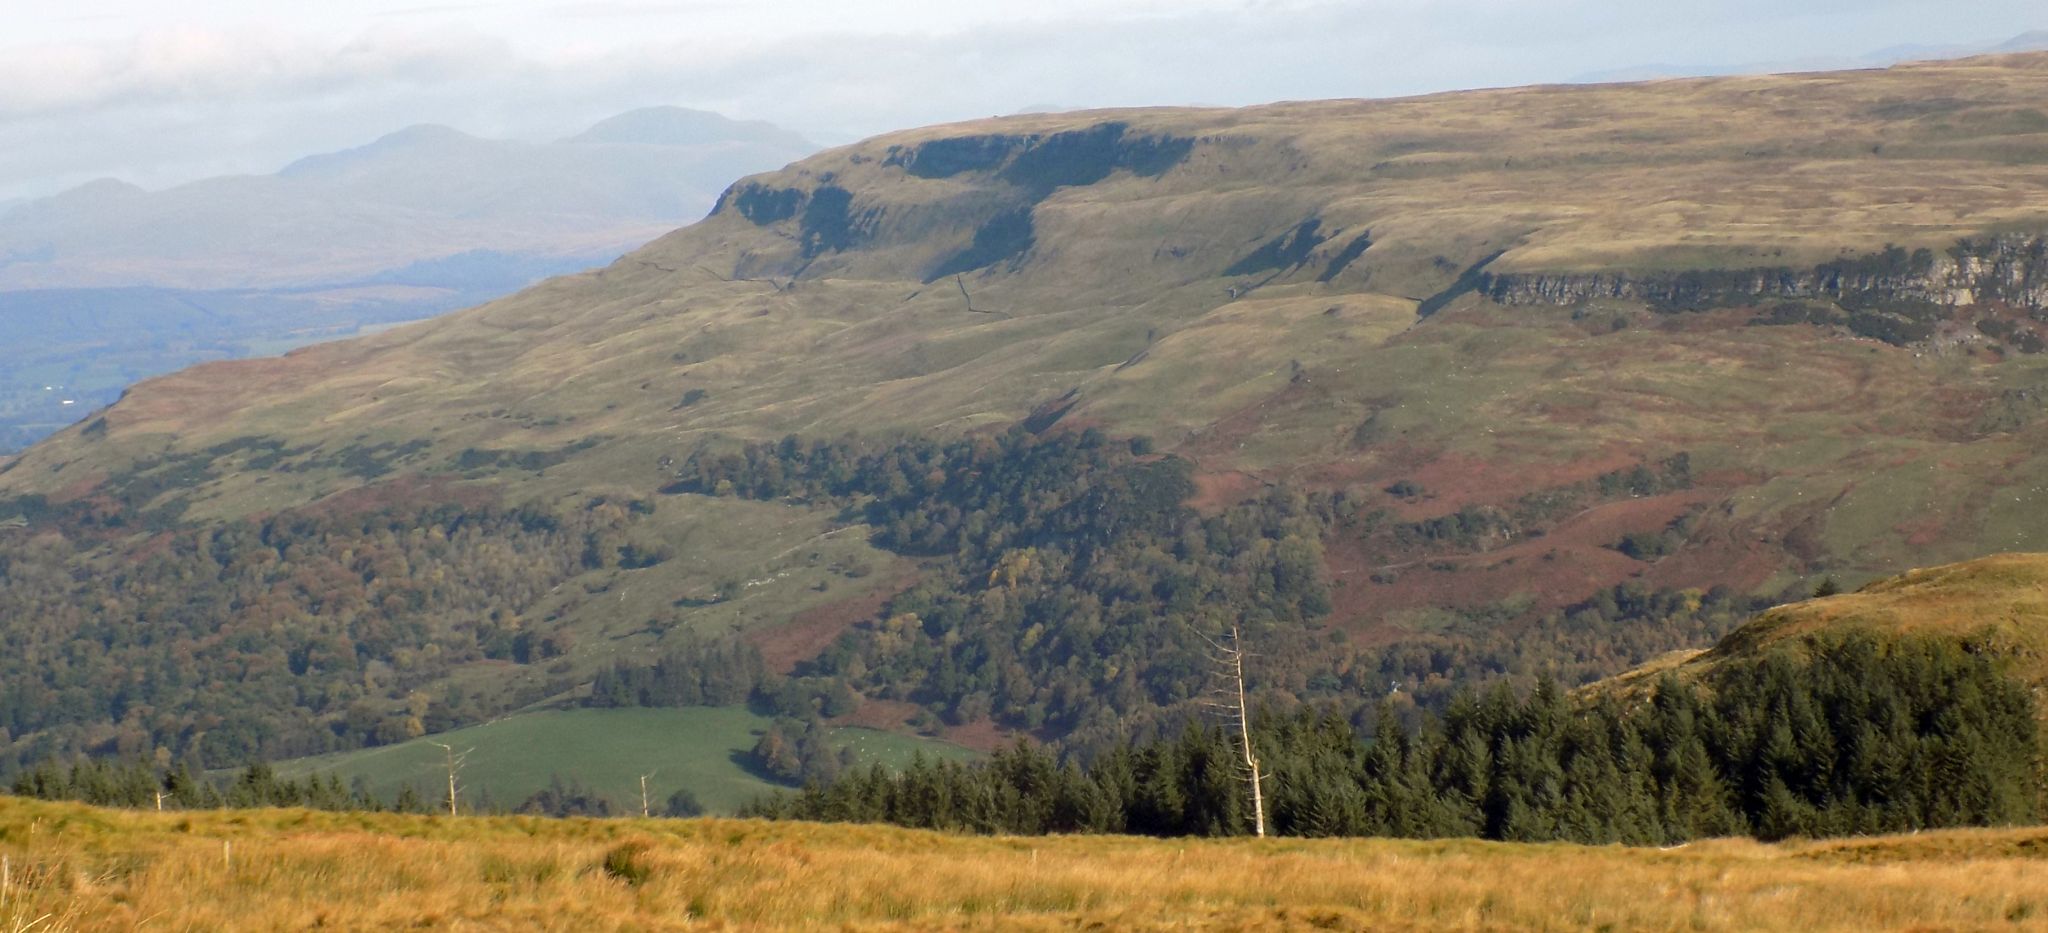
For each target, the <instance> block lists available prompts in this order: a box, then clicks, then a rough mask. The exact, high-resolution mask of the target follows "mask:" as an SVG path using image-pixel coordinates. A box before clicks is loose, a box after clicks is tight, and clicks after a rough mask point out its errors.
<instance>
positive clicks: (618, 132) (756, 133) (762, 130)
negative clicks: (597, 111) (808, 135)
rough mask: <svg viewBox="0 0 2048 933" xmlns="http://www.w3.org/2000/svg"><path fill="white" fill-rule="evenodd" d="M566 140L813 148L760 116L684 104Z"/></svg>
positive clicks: (604, 123) (643, 111)
mask: <svg viewBox="0 0 2048 933" xmlns="http://www.w3.org/2000/svg"><path fill="white" fill-rule="evenodd" d="M563 142H567V143H579V144H585V143H620V144H629V145H638V146H697V145H708V144H711V143H753V144H756V145H764V146H787V147H790V148H792V149H816V148H818V147H817V145H816V144H814V143H812V142H811V141H810V140H808V139H805V138H804V137H802V136H801V135H798V134H796V133H793V132H791V131H789V130H785V129H783V128H782V127H779V126H776V125H775V124H773V123H769V122H766V121H763V120H734V119H731V118H729V117H726V116H724V115H722V114H717V113H712V112H710V111H706V110H691V109H688V108H686V107H642V108H640V109H639V110H628V111H626V112H625V113H622V114H619V115H618V116H615V117H609V118H607V119H604V120H600V121H598V122H597V123H596V124H595V125H593V126H591V127H590V128H589V129H587V130H584V131H583V132H581V133H578V134H576V135H574V136H571V137H569V138H568V139H565V140H563Z"/></svg>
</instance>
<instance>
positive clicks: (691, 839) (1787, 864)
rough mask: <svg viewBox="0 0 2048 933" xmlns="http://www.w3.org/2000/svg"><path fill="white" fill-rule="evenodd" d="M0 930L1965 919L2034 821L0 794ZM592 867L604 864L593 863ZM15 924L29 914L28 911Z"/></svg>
mask: <svg viewBox="0 0 2048 933" xmlns="http://www.w3.org/2000/svg"><path fill="white" fill-rule="evenodd" d="M0 853H4V854H5V855H6V856H7V858H8V861H9V866H10V867H9V873H10V879H9V883H8V887H7V889H6V891H5V892H0V897H4V900H0V930H7V931H8V933H20V931H22V930H26V929H31V928H32V929H35V930H39V931H47V930H63V929H132V928H140V927H147V928H150V929H170V930H212V929H304V928H309V927H316V926H317V927H332V928H340V929H392V928H397V927H402V926H422V927H442V928H450V929H557V930H568V929H574V930H590V929H600V930H604V929H680V928H697V927H703V928H710V929H762V928H817V927H836V928H843V929H875V930H880V929H907V928H915V929H931V928H1024V929H1041V928H1043V929H1051V928H1075V927H1084V928H1115V929H1188V928H1227V929H1311V928H1322V929H1362V928H1372V929H1630V930H1636V929H1693V930H1781V929H1782V930H1801V931H1814V930H1852V929H1853V930H1869V929H1930V928H1932V929H1977V928H1986V927H1992V926H1999V927H2006V926H2010V925H2012V924H2014V923H2020V924H2024V925H2032V926H2039V925H2041V924H2043V923H2044V922H2048V871H2044V870H2043V868H2044V866H2043V863H2042V861H2041V859H2042V858H2043V857H2044V856H2048V829H2038V828H2037V829H2024V830H1995V831H1993V830H1987V831H1966V832H1944V833H1932V834H1925V835H1920V836H1912V837H1895V838H1881V839H1863V840H1852V841H1841V842H1806V843H1791V844H1783V845H1763V844H1760V843H1755V842H1750V841H1740V840H1718V841H1711V842H1704V843H1698V844H1694V845H1692V846H1688V847H1685V848H1681V849H1675V850H1663V851H1660V850H1655V849H1628V848H1622V847H1601V848H1591V847H1582V846H1569V845H1508V844H1498V843H1485V842H1477V841H1470V840H1455V841H1441V842H1410V841H1394V840H1317V841H1310V840H1269V841H1251V840H1224V841H1211V840H1145V839H1129V838H1088V837H1061V838H1033V839H1020V838H969V837H955V836H944V835H937V834H932V833H923V832H914V831H908V830H898V829H891V828H879V827H848V826H818V825H810V824H796V823H787V824H767V823H753V822H742V821H732V820H691V821H577V820H572V821H548V820H541V819H531V818H497V819H461V820H448V819H445V818H430V817H400V816H359V815H333V814H315V813H305V812H300V811H254V812H242V813H201V814H154V813H122V812H113V811H104V810H94V809H91V808H87V807H82V806H76V805H66V804H49V803H41V802H31V801H21V800H13V799H0ZM607 863H609V864H610V865H611V866H612V868H611V869H610V870H608V869H607V868H606V865H607ZM45 917H47V919H43V920H42V921H41V922H40V923H39V924H38V923H36V921H37V920H38V918H45Z"/></svg>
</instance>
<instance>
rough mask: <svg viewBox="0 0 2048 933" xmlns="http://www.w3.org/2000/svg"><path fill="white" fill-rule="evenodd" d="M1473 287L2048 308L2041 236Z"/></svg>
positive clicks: (1560, 294) (1547, 300) (1511, 298)
mask: <svg viewBox="0 0 2048 933" xmlns="http://www.w3.org/2000/svg"><path fill="white" fill-rule="evenodd" d="M1480 290H1481V291H1482V292H1484V293H1485V294H1486V295H1487V296H1488V297H1490V298H1492V299H1493V300H1494V301H1497V302H1500V303H1501V304H1507V305H1574V304H1583V303H1585V302H1589V301H1594V300H1598V299H1618V300H1628V301H1642V302H1647V303H1649V304H1651V305H1653V306H1656V307H1659V308H1661V309H1665V310H1700V309H1706V308H1714V307H1730V306H1738V305H1745V304H1755V303H1759V302H1764V301H1770V300H1815V301H1828V302H1834V303H1837V304H1840V305H1842V306H1843V307H1844V308H1847V309H1854V310H1866V309H1867V310H1881V311H1888V312H1894V313H1902V314H1905V315H1908V316H1913V317H1922V316H1926V315H1928V314H1929V313H1930V312H1935V311H1953V310H1957V309H1967V308H1974V307H1979V306H1985V305H2003V306H2008V307H2011V308H2015V309H2021V310H2025V311H2028V312H2033V313H2040V312H2043V311H2048V234H2042V233H2008V234H1999V235H1994V236H1987V237H1981V238H1975V239H1966V240H1962V241H1960V242H1958V243H1957V244H1956V245H1955V246H1954V247H1952V248H1950V249H1948V250H1946V251H1945V252H1942V253H1935V252H1934V251H1932V250H1927V249H1919V250H1914V251H1912V252H1907V251H1906V250H1904V249H1900V248H1897V247H1893V248H1890V249H1886V250H1883V251H1881V252H1878V253H1874V254H1869V255H1865V256H1859V257H1856V258H1851V259H1843V260H1837V261H1835V262H1828V263H1822V264H1820V265H1816V266H1813V267H1810V268H1806V269H1794V268H1787V267H1778V268H1751V269H1713V270H1705V271H1690V272H1674V273H1654V272H1652V273H1640V274H1638V273H1625V272H1624V273H1614V272H1600V273H1510V274H1498V275H1488V276H1486V277H1485V278H1484V280H1483V281H1482V283H1481V284H1480Z"/></svg>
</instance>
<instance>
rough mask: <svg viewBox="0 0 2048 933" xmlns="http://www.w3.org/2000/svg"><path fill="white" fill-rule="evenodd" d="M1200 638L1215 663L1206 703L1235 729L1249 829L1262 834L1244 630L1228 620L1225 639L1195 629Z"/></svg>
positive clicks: (1262, 797) (1262, 799)
mask: <svg viewBox="0 0 2048 933" xmlns="http://www.w3.org/2000/svg"><path fill="white" fill-rule="evenodd" d="M1195 634H1196V635H1197V636H1199V637H1200V638H1201V639H1202V641H1204V642H1207V643H1208V645H1209V650H1210V655H1209V660H1210V662H1211V663H1213V664H1214V665H1215V666H1216V673H1217V674H1218V678H1217V679H1218V681H1219V682H1220V683H1219V686H1218V687H1217V689H1216V690H1215V691H1214V692H1215V694H1216V697H1217V698H1216V699H1214V700H1211V701H1209V702H1208V703H1207V704H1206V705H1207V706H1209V707H1210V708H1211V709H1213V710H1216V711H1218V712H1220V713H1222V714H1223V716H1224V717H1225V719H1226V721H1227V722H1228V724H1229V725H1230V726H1231V727H1232V728H1233V730H1234V731H1235V732H1236V733H1237V736H1236V738H1237V746H1238V751H1239V753H1240V754H1241V755H1242V756H1243V761H1241V762H1240V763H1239V764H1238V770H1239V772H1240V773H1241V774H1242V775H1243V776H1244V779H1245V783H1246V785H1247V787H1248V789H1249V791H1250V796H1251V804H1252V832H1253V834H1254V835H1257V836H1260V837H1264V836H1265V835H1266V790H1265V781H1266V775H1265V772H1264V771H1263V770H1262V769H1261V768H1260V766H1259V756H1258V754H1257V753H1255V752H1253V751H1252V726H1251V706H1250V704H1249V703H1247V702H1246V700H1245V690H1244V659H1245V650H1244V633H1243V630H1242V628H1241V627H1240V625H1239V624H1238V623H1236V622H1232V623H1230V635H1229V640H1228V641H1218V640H1217V639H1215V638H1211V637H1209V635H1208V634H1206V633H1204V632H1201V631H1199V630H1198V631H1196V632H1195Z"/></svg>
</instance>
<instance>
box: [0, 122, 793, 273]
mask: <svg viewBox="0 0 2048 933" xmlns="http://www.w3.org/2000/svg"><path fill="white" fill-rule="evenodd" d="M817 148H818V147H817V146H814V145H812V144H811V143H809V142H807V141H805V140H804V139H803V138H802V137H800V136H797V135H796V134H794V133H790V132H788V131H786V130H782V129H779V128H777V127H774V126H770V125H768V124H765V123H741V122H737V121H733V120H728V119H726V118H724V117H721V116H718V115H717V114H711V113H703V112H699V111H691V110H683V109H680V108H673V107H664V108H652V109H647V110H637V111H633V112H631V113H626V114H621V115H619V116H617V117H613V118H611V119H608V120H605V121H604V122H602V123H599V124H597V125H596V126H593V127H591V128H590V129H589V130H586V131H585V132H583V133H580V134H578V135H576V136H573V137H570V138H568V139H564V140H561V141H558V142H552V143H528V142H515V141H509V140H495V139H481V138H478V137H475V136H470V135H468V134H466V133H463V132H460V131H458V130H454V129H450V128H448V127H445V126H414V127H409V128H407V129H403V130H400V131H398V132H395V133H392V134H390V135H388V136H385V137H384V138H382V139H379V140H377V141H375V142H373V143H370V144H369V145H366V146H362V147H359V148H355V149H349V150H346V151H342V152H334V153H327V154H323V155H316V156H311V157H308V158H304V159H301V160H299V161H297V162H294V163H292V164H291V165H288V166H286V167H285V168H284V169H283V170H282V171H279V172H278V173H276V174H274V175H263V176H231V177H224V178H211V179H206V180H203V181H197V182H192V183H190V184H185V185H179V186H177V187H174V188H170V189H167V190H163V191H155V192H150V191H144V190H142V189H140V188H137V187H135V186H133V185H129V184H126V183H123V182H119V181H115V180H113V179H103V180H100V181H96V182H92V183H90V184H86V185H83V186H80V187H78V188H74V189H72V190H70V191H67V192H64V193H62V194H59V195H55V196H53V197H49V198H44V199H41V200H36V201H30V202H27V203H23V204H19V205H16V206H15V207H14V209H12V210H10V211H8V212H7V213H6V214H5V215H4V216H0V289H24V288H105V287H128V286H154V287H160V288H194V289H218V288H270V287H279V286H305V285H312V284H331V283H335V282H340V281H349V280H354V279H360V278H367V277H370V276H375V275H377V274H379V273H384V272H388V271H390V270H394V269H400V268H404V267H408V266H411V265H413V264H415V263H418V262H420V261H422V260H432V259H438V258H442V257H446V256H453V255H457V254H461V253H469V252H473V251H476V250H490V251H494V252H499V253H505V254H511V255H523V256H536V257H564V256H600V255H604V254H608V253H609V254H613V255H615V254H617V253H619V252H623V251H624V250H626V249H629V248H631V247H633V246H637V245H639V244H640V243H643V242H645V241H647V240H649V239H651V238H653V237H654V236H656V235H659V234H661V233H663V232H666V231H668V230H670V229H673V228H675V227H677V226H680V225H682V224H685V223H688V222H690V221H692V220H696V219H697V218H698V217H701V216H703V214H704V212H705V211H707V210H709V209H710V207H711V204H712V201H713V199H714V198H716V197H717V195H718V192H719V191H720V190H722V189H723V188H724V187H725V185H726V184H727V183H728V182H730V181H732V180H733V179H734V178H738V177H740V176H741V175H746V174H749V173H752V172H757V171H761V170H763V169H769V168H775V167H777V166H780V165H783V164H785V163H787V162H790V161H792V160H794V159H797V158H801V157H802V156H805V155H808V154H810V153H812V152H814V151H816V150H817ZM421 284H432V283H421Z"/></svg>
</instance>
